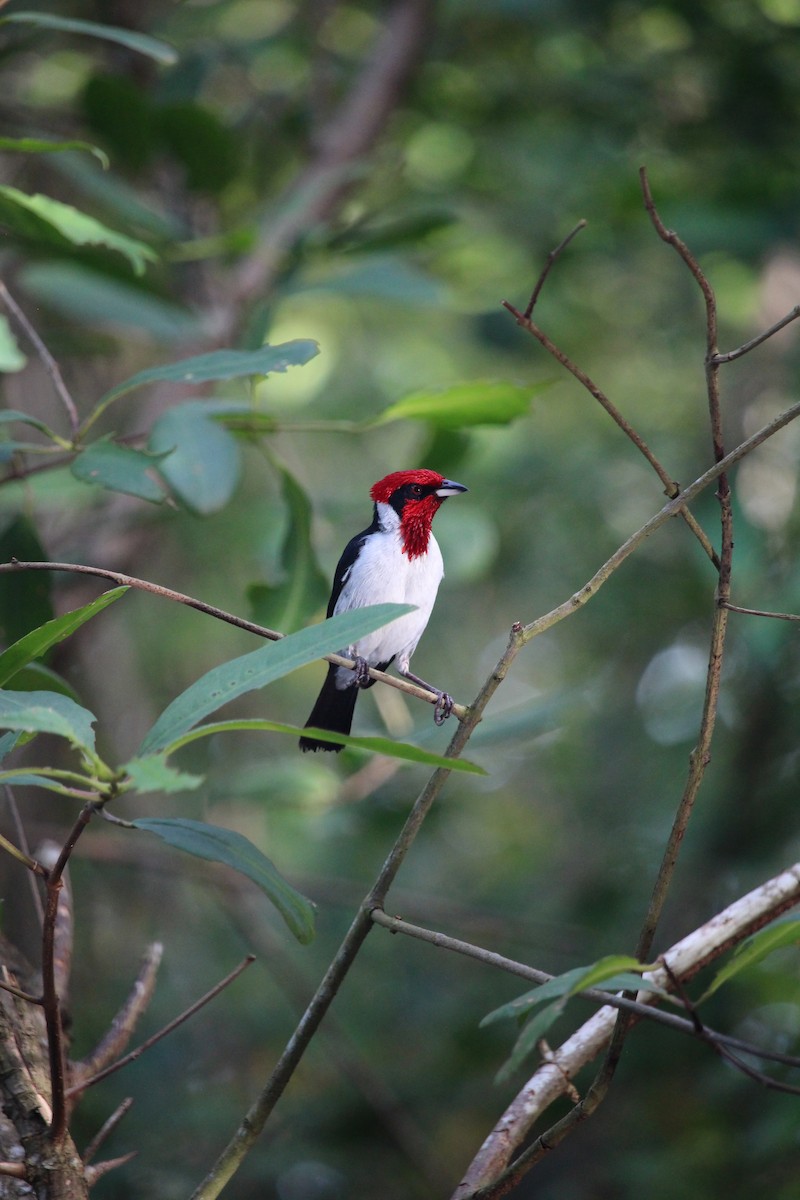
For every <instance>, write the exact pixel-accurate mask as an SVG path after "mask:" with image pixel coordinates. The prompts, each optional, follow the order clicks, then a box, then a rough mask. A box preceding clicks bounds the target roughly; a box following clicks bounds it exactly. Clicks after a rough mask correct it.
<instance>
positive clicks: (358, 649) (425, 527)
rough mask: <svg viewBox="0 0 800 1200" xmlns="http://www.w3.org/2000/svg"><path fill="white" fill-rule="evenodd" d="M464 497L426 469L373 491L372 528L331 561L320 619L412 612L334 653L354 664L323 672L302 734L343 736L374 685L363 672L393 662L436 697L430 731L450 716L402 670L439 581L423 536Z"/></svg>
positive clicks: (428, 539)
mask: <svg viewBox="0 0 800 1200" xmlns="http://www.w3.org/2000/svg"><path fill="white" fill-rule="evenodd" d="M466 491H467V489H466V488H465V487H464V485H463V484H462V483H454V482H453V480H452V479H445V478H444V476H442V475H439V474H438V472H437V471H428V470H419V471H394V472H393V473H392V474H391V475H387V476H386V478H385V479H381V480H379V481H378V482H377V483H376V484H374V485H373V487H372V490H371V491H370V496H371V498H372V499H373V501H374V502H375V508H374V512H373V517H372V524H371V525H370V526H369V528H368V529H365V530H364V531H363V532H362V533H358V534H356V536H355V537H354V538H352V539H351V541H349V542H348V543H347V545H346V547H345V549H344V553H343V554H342V557H341V558H340V559H339V563H338V566H337V567H336V572H335V574H334V577H333V590H332V592H331V598H330V600H329V601H328V612H327V615H328V616H329V617H331V616H333V615H334V613H341V612H348V611H349V610H350V609H353V608H365V607H366V606H367V605H368V604H383V603H387V602H394V603H399V604H414V605H416V608H415V610H414V611H413V612H410V613H407V614H406V615H405V616H402V617H398V618H397V619H396V620H394V621H390V622H389V624H388V625H384V626H383V628H382V629H378V630H377V631H376V632H375V633H370V634H368V635H367V636H366V637H363V638H360V639H359V641H357V642H355V643H354V644H353V645H352V646H346V647H344V648H343V649H342V650H340V651H339V653H340V654H341V655H342V657H343V658H352V659H354V660H355V663H356V667H355V670H351V669H349V668H347V667H337V666H334V665H333V664H330V665H329V666H328V674H327V676H326V677H325V682H324V683H323V685H322V690H321V692H320V694H319V696H318V697H317V702H316V704H315V705H314V708H313V709H312V712H311V716H310V717H309V718H308V721H307V722H306V728H307V729H308V728H309V727H312V728H315V729H328V730H330V731H331V732H335V733H349V732H350V726H351V724H352V721H353V712H354V710H355V706H356V699H357V697H358V692H359V689H360V688H367V687H371V686H372V684H373V683H374V682H375V680H374V679H371V678H370V675H369V668H370V667H377V669H378V670H379V671H385V670H386V668H387V667H388V666H389V664H390V663H393V662H394V661H395V660H396V661H397V670H398V671H399V672H400V674H401V675H403V676H405V678H406V679H410V680H411V681H412V683H416V684H418V685H419V686H420V687H423V688H426V689H427V690H428V691H429V692H432V693H433V694H434V695H435V696H436V697H437V699H436V708H435V710H434V720H435V721H436V723H437V725H441V723H442V722H443V721H444V720H445V718H446V717H449V716H450V713H451V711H452V708H453V700H452V697H450V696H449V695H448V694H447V692H442V691H439V689H438V688H435V687H432V686H431V684H429V683H426V682H425V680H424V679H420V678H419V677H418V676H416V675H412V673H411V671H410V670H409V663H410V661H411V655H412V654H413V653H414V651H415V649H416V647H417V642H418V641H419V639H420V638H421V637H422V634H423V633H424V631H425V626H426V625H427V624H428V618H429V617H430V615H431V610H432V608H433V603H434V601H435V599H436V593H437V592H438V590H439V584H440V583H441V580H442V576H443V575H444V567H443V564H442V552H441V550H440V549H439V545H438V543H437V541H436V538H435V537H434V536H433V533H432V532H431V525H432V523H433V518H434V517H435V516H436V513H437V511H438V509H439V508H440V506H441V505H442V504H443V502H444V501H445V500H446V499H447V497H448V496H456V495H458V493H459V492H466ZM341 748H342V747H341V746H340V745H337V744H336V743H335V742H328V741H325V740H323V739H322V738H317V737H313V736H308V737H306V736H303V737H301V739H300V749H301V750H335V751H338V750H341Z"/></svg>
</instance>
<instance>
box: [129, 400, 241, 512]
mask: <svg viewBox="0 0 800 1200" xmlns="http://www.w3.org/2000/svg"><path fill="white" fill-rule="evenodd" d="M148 446H149V449H150V450H151V451H152V452H153V453H155V454H158V455H160V456H161V459H162V461H161V462H160V465H159V470H160V472H161V474H162V475H163V476H164V478H165V479H166V481H167V483H168V484H169V485H170V487H171V488H172V490H173V491H174V492H175V493H176V495H177V496H179V497H180V499H181V500H183V502H184V504H186V505H188V507H189V508H191V509H192V511H193V512H196V513H202V514H203V515H204V516H206V515H208V513H213V512H218V511H219V510H220V509H221V508H224V507H225V505H226V504H227V503H228V501H229V500H230V498H231V496H232V495H233V493H234V491H235V489H236V485H237V484H238V482H239V477H240V474H241V454H240V452H239V446H238V445H237V442H236V439H235V438H234V437H233V435H232V434H230V433H228V431H227V429H223V428H222V426H220V425H218V424H217V422H216V421H214V420H212V419H211V418H210V417H208V416H206V415H205V413H203V412H202V411H200V410H198V407H197V406H196V405H193V404H188V405H179V406H178V407H177V408H170V409H168V410H167V411H166V412H165V413H164V415H163V416H162V417H159V419H158V420H157V421H156V423H155V425H154V426H153V428H152V430H151V432H150V438H149V441H148Z"/></svg>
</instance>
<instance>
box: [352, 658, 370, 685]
mask: <svg viewBox="0 0 800 1200" xmlns="http://www.w3.org/2000/svg"><path fill="white" fill-rule="evenodd" d="M353 661H354V662H355V664H356V665H355V667H354V668H353V682H352V683H351V685H350V686H351V687H358V688H365V687H369V685H370V683H371V682H372V681H371V679H370V674H369V663H368V662H367V660H366V659H365V658H361V656H360V655H358V654H357V655H356V656H355V659H354V660H353Z"/></svg>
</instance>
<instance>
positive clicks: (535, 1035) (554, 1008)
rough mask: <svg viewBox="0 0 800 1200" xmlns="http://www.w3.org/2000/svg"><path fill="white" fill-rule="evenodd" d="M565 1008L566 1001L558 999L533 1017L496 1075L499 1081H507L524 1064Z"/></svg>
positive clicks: (496, 1079)
mask: <svg viewBox="0 0 800 1200" xmlns="http://www.w3.org/2000/svg"><path fill="white" fill-rule="evenodd" d="M563 1010H564V1002H563V1001H562V1000H556V1001H555V1003H553V1004H549V1005H548V1006H547V1008H545V1009H542V1011H541V1012H540V1013H537V1014H536V1016H535V1017H531V1019H530V1021H528V1022H527V1024H526V1025H525V1027H524V1028H523V1030H522V1032H521V1033H520V1035H519V1037H518V1038H517V1040H516V1043H515V1045H514V1049H513V1050H512V1051H511V1054H510V1055H509V1057H508V1059H507V1060H506V1062H504V1063H503V1065H502V1067H501V1068H500V1070H499V1071H498V1072H497V1075H496V1076H495V1081H496V1082H497V1083H505V1082H506V1081H507V1080H508V1079H509V1078H510V1077H511V1076H512V1075H513V1074H514V1072H515V1071H516V1070H518V1069H519V1067H521V1066H522V1064H523V1063H524V1062H525V1060H526V1058H528V1057H529V1056H530V1055H531V1054H533V1052H534V1051H535V1050H536V1048H537V1046H538V1045H539V1042H540V1041H541V1039H542V1038H543V1037H544V1036H545V1034H546V1033H547V1031H548V1030H549V1029H550V1026H551V1025H552V1024H553V1023H554V1022H555V1021H557V1020H558V1018H559V1017H560V1016H561V1013H562V1012H563Z"/></svg>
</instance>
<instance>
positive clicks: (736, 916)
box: [452, 863, 800, 1200]
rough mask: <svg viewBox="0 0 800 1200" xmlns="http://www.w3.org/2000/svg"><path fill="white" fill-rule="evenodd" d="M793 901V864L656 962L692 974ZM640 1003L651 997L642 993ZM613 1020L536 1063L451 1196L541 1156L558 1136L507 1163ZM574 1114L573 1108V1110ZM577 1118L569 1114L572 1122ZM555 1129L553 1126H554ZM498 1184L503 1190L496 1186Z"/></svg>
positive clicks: (496, 1180) (490, 1185)
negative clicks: (551, 1057) (542, 1062)
mask: <svg viewBox="0 0 800 1200" xmlns="http://www.w3.org/2000/svg"><path fill="white" fill-rule="evenodd" d="M798 901H800V863H797V864H795V865H794V866H793V867H790V868H789V869H788V870H786V871H783V872H782V873H781V874H780V875H777V876H775V877H774V878H773V879H769V880H767V881H766V882H765V883H763V884H762V885H761V886H760V887H758V888H755V889H754V890H753V891H752V892H749V893H748V894H747V895H745V896H742V897H741V899H739V900H736V901H734V903H733V904H731V905H729V906H728V908H726V909H724V910H723V911H722V912H721V913H718V914H717V915H716V916H715V917H712V919H711V920H710V921H708V922H707V923H706V924H705V925H702V926H701V927H700V928H699V929H696V930H695V931H694V932H693V933H690V934H689V935H688V936H687V937H685V938H682V939H681V941H679V942H677V943H676V944H675V945H674V946H672V947H671V949H669V950H668V951H666V953H665V954H662V955H661V956H660V960H659V961H660V962H662V963H664V964H667V963H668V965H669V970H670V971H671V972H672V973H673V974H674V975H675V976H676V977H677V978H679V979H681V980H687V979H691V978H692V977H693V976H694V975H695V974H697V972H698V971H699V970H700V969H701V968H702V967H704V966H706V965H707V964H708V963H710V962H713V961H714V960H715V959H717V958H719V957H720V955H722V954H724V953H725V952H726V951H727V950H729V949H730V948H731V947H732V946H734V945H736V944H737V943H738V942H740V941H741V940H742V939H743V938H745V937H748V936H749V935H750V934H752V933H754V932H755V931H756V930H758V929H761V928H762V927H763V926H764V925H767V924H768V923H769V922H770V921H772V920H774V919H775V918H776V917H778V916H780V915H781V913H783V912H785V911H786V910H787V909H790V908H792V907H793V906H794V905H795V904H797V903H798ZM645 978H646V979H652V980H653V981H654V982H655V983H656V984H658V986H659V987H662V988H664V989H665V990H669V986H670V980H669V974H668V971H667V968H666V966H664V965H662V966H659V967H657V968H656V970H655V971H653V972H652V973H651V974H648V975H646V976H645ZM641 1002H642V1003H644V1004H652V1003H654V1002H655V999H654V997H653V996H652V995H651V994H650V993H647V994H645V995H644V997H643V999H642V1001H641ZM616 1020H617V1013H616V1009H614V1008H612V1007H611V1006H610V1005H608V1006H606V1007H604V1008H601V1009H600V1010H599V1012H597V1013H595V1014H594V1016H592V1017H591V1018H590V1019H589V1020H588V1021H586V1022H585V1023H584V1024H583V1025H581V1026H580V1028H579V1029H577V1030H576V1031H575V1032H574V1033H573V1034H572V1035H571V1036H570V1037H569V1038H567V1039H566V1041H565V1042H563V1043H562V1045H561V1046H560V1047H559V1048H558V1049H557V1050H556V1051H554V1055H553V1061H552V1062H547V1063H544V1064H542V1065H541V1066H540V1067H539V1068H538V1069H537V1070H536V1072H535V1073H534V1075H533V1076H532V1077H531V1079H530V1080H528V1082H527V1083H526V1084H525V1086H524V1088H523V1089H522V1090H521V1091H520V1092H519V1093H518V1095H517V1096H516V1097H515V1098H514V1100H513V1101H512V1103H511V1104H510V1105H509V1107H508V1108H507V1109H506V1111H505V1112H504V1113H503V1115H502V1117H501V1118H500V1120H499V1121H498V1122H497V1124H496V1125H495V1128H494V1129H493V1130H492V1132H491V1133H490V1134H489V1136H488V1137H487V1138H486V1140H485V1141H484V1143H483V1145H482V1146H481V1148H480V1150H479V1152H478V1154H477V1155H476V1157H475V1159H474V1160H473V1162H472V1163H471V1165H470V1167H469V1170H468V1171H467V1173H466V1175H465V1176H464V1178H463V1180H462V1181H461V1183H460V1184H459V1185H458V1187H457V1188H456V1190H455V1192H454V1193H453V1198H452V1200H478V1197H481V1200H488V1197H489V1196H500V1195H503V1194H504V1191H506V1190H509V1188H510V1187H511V1186H512V1185H513V1184H514V1183H515V1182H517V1180H518V1179H519V1178H521V1176H522V1174H524V1171H525V1170H527V1168H528V1167H529V1166H530V1165H532V1160H534V1159H535V1158H536V1157H540V1156H541V1155H542V1154H543V1153H546V1151H547V1150H549V1149H551V1148H552V1146H553V1145H555V1144H556V1142H557V1140H559V1139H558V1135H557V1134H556V1136H555V1137H554V1138H553V1137H552V1131H550V1135H551V1138H552V1140H550V1139H548V1141H547V1143H546V1144H544V1142H543V1140H542V1139H537V1141H536V1142H535V1143H534V1144H533V1145H532V1146H531V1147H530V1148H529V1149H528V1150H526V1151H525V1152H524V1155H522V1156H520V1158H519V1159H517V1160H516V1162H515V1163H514V1164H513V1165H512V1166H509V1164H510V1163H511V1160H512V1158H513V1156H514V1154H515V1153H516V1152H517V1150H518V1149H519V1147H520V1146H521V1145H522V1143H523V1142H524V1140H525V1139H526V1137H527V1136H528V1133H529V1131H530V1129H531V1127H532V1126H533V1124H534V1123H535V1121H536V1120H537V1119H538V1118H539V1117H540V1116H541V1115H542V1113H544V1112H545V1111H546V1110H547V1108H549V1106H550V1105H551V1104H552V1103H553V1102H554V1101H555V1100H556V1099H558V1097H559V1096H561V1095H563V1094H565V1093H566V1091H567V1088H568V1086H569V1084H568V1080H569V1079H571V1078H574V1077H575V1074H576V1073H577V1072H578V1071H579V1070H580V1068H581V1067H583V1066H585V1065H586V1064H587V1063H589V1062H591V1061H592V1059H594V1058H596V1057H597V1055H598V1054H600V1053H601V1051H602V1050H603V1049H604V1048H605V1047H606V1046H607V1045H608V1043H609V1041H610V1040H611V1037H612V1034H613V1031H614V1027H615V1024H616ZM573 1113H574V1110H573ZM578 1119H580V1114H579V1115H578V1116H577V1117H576V1116H574V1115H573V1114H570V1117H569V1120H570V1122H571V1124H572V1125H574V1124H575V1122H576V1121H577V1120H578ZM554 1128H557V1127H554ZM501 1187H502V1188H503V1190H500V1189H501Z"/></svg>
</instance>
